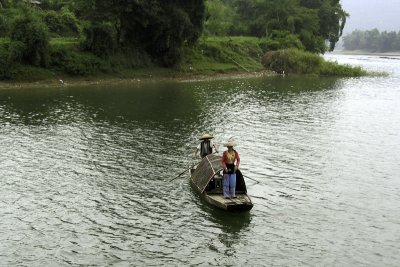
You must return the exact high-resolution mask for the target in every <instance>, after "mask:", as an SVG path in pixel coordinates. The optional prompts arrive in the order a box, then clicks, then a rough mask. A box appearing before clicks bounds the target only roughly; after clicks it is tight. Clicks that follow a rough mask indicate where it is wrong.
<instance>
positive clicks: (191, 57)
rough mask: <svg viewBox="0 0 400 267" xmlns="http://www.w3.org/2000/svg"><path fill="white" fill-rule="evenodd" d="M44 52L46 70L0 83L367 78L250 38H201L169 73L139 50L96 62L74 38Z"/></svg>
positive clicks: (9, 73) (0, 47) (13, 71)
mask: <svg viewBox="0 0 400 267" xmlns="http://www.w3.org/2000/svg"><path fill="white" fill-rule="evenodd" d="M50 48H51V54H50V60H49V65H48V67H47V68H38V67H33V66H29V65H24V64H21V63H19V64H13V65H10V66H6V65H4V64H3V69H2V74H3V76H4V77H5V78H4V77H3V79H2V80H3V82H4V81H5V82H7V83H8V84H10V83H32V82H40V83H46V82H48V83H54V82H58V80H59V79H62V80H64V81H71V82H75V83H80V82H83V83H84V82H85V81H89V82H90V81H104V80H114V81H118V80H128V81H129V80H135V79H136V80H138V79H180V80H188V79H196V77H200V78H201V79H203V78H204V77H205V76H210V77H212V76H218V77H221V76H226V75H237V74H239V73H240V74H251V73H255V72H265V71H273V72H276V73H280V72H282V71H284V72H285V73H288V74H290V73H296V74H315V75H330V76H361V75H366V74H367V73H366V72H365V71H363V70H361V69H360V68H354V67H351V66H341V65H339V64H337V63H332V62H326V61H324V59H323V58H322V57H320V56H318V55H315V54H312V53H306V52H302V51H299V50H294V49H287V50H280V51H272V52H271V51H269V52H268V46H267V44H266V42H264V40H263V39H259V38H254V37H202V38H200V39H199V41H198V42H197V44H196V45H194V46H190V47H189V46H187V47H184V48H183V49H182V61H181V62H180V64H178V65H177V66H176V67H174V68H162V67H159V66H158V65H157V63H156V62H153V61H152V60H151V59H150V57H149V56H148V55H147V54H146V53H145V52H143V51H134V52H132V51H125V52H119V53H115V54H114V55H112V56H109V57H108V58H101V57H98V56H95V55H93V54H91V53H87V52H83V51H82V50H81V47H80V40H79V39H76V38H52V39H51V41H50ZM8 50H9V40H7V39H0V57H1V56H3V61H4V62H5V64H6V63H7V61H6V59H4V55H6V52H5V51H8ZM1 53H3V55H2V54H1ZM261 59H262V61H261ZM3 84H4V83H3ZM0 86H1V84H0Z"/></svg>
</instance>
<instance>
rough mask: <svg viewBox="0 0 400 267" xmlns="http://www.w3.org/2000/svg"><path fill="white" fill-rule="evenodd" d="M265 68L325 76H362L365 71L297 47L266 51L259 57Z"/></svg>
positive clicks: (286, 72) (287, 72)
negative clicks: (328, 59) (327, 59)
mask: <svg viewBox="0 0 400 267" xmlns="http://www.w3.org/2000/svg"><path fill="white" fill-rule="evenodd" d="M261 63H262V64H263V65H264V67H265V68H267V69H269V70H272V71H274V72H277V73H285V74H289V73H294V74H316V75H326V76H362V75H367V72H366V71H364V70H362V69H361V68H360V67H352V66H349V65H340V64H338V63H337V62H330V61H325V60H324V58H323V57H321V56H320V55H317V54H313V53H310V52H305V51H301V50H298V49H285V50H277V51H270V52H267V53H266V54H265V55H264V56H263V57H262V59H261Z"/></svg>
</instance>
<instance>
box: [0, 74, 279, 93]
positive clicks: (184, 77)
mask: <svg viewBox="0 0 400 267" xmlns="http://www.w3.org/2000/svg"><path fill="white" fill-rule="evenodd" d="M274 75H276V74H274V73H273V72H270V71H265V70H263V71H256V72H232V73H215V74H210V75H203V74H201V75H200V74H176V75H173V76H156V77H150V76H145V77H139V78H134V79H124V78H105V79H96V78H93V79H92V78H89V79H85V78H71V79H69V80H68V79H66V80H64V81H63V82H64V84H61V83H60V81H59V80H57V79H54V80H45V81H38V82H0V89H11V88H43V87H60V86H67V87H78V86H91V85H118V84H141V83H157V82H181V83H185V82H200V81H213V80H226V79H244V78H252V77H266V76H274Z"/></svg>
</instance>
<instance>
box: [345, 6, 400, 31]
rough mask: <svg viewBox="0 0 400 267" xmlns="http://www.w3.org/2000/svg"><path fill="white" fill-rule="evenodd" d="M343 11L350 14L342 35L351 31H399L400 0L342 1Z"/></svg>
mask: <svg viewBox="0 0 400 267" xmlns="http://www.w3.org/2000/svg"><path fill="white" fill-rule="evenodd" d="M341 3H342V6H343V9H344V10H346V11H347V12H348V13H350V18H348V20H347V23H346V27H345V28H344V35H346V34H347V33H350V32H352V31H353V30H356V29H360V30H370V29H374V28H377V29H378V30H379V31H385V30H386V31H396V32H397V31H399V30H400V0H385V1H382V0H342V1H341Z"/></svg>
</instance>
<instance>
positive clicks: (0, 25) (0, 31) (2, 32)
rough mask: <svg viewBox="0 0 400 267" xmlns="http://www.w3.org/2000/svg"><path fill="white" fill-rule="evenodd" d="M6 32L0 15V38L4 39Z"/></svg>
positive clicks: (4, 21) (5, 26)
mask: <svg viewBox="0 0 400 267" xmlns="http://www.w3.org/2000/svg"><path fill="white" fill-rule="evenodd" d="M7 32H8V28H7V23H6V19H5V18H4V17H3V16H1V15H0V37H6V36H7Z"/></svg>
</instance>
